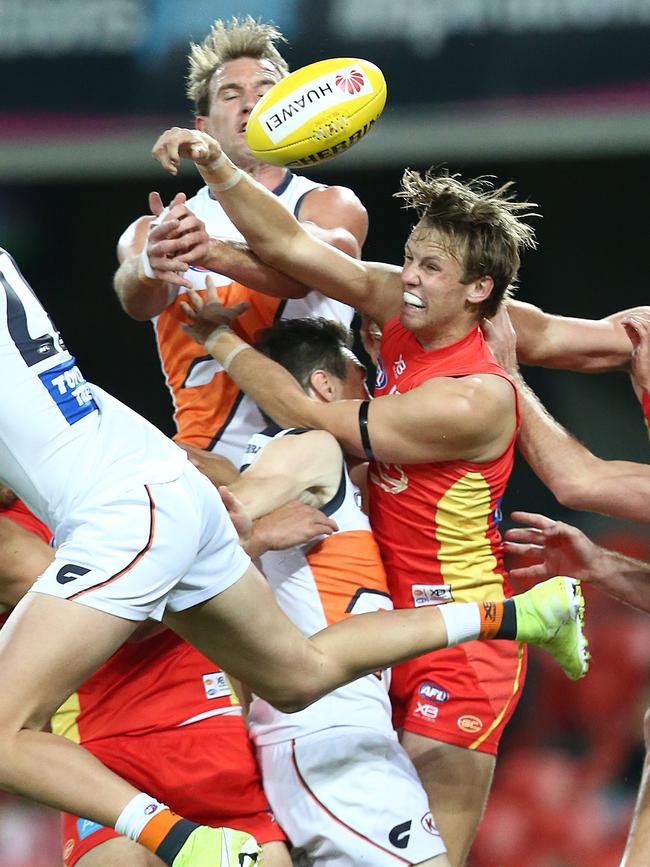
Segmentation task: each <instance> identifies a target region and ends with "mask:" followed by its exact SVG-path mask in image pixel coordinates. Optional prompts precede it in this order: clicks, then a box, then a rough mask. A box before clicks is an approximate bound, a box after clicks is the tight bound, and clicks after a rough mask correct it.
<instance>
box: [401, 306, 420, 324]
mask: <svg viewBox="0 0 650 867" xmlns="http://www.w3.org/2000/svg"><path fill="white" fill-rule="evenodd" d="M426 316H427V309H426V307H412V306H411V305H410V304H402V307H401V309H400V314H399V318H400V322H401V324H402V325H403V326H404V328H421V327H422V326H423V325H426Z"/></svg>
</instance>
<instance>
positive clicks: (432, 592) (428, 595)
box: [411, 584, 454, 608]
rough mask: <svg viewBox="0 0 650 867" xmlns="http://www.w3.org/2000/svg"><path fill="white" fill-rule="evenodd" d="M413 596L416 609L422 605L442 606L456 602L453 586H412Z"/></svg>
mask: <svg viewBox="0 0 650 867" xmlns="http://www.w3.org/2000/svg"><path fill="white" fill-rule="evenodd" d="M411 595H412V597H413V605H414V606H415V608H420V607H421V606H422V605H442V604H443V603H445V602H453V600H454V597H453V594H452V592H451V584H412V585H411Z"/></svg>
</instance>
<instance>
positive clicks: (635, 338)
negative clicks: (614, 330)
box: [621, 311, 650, 399]
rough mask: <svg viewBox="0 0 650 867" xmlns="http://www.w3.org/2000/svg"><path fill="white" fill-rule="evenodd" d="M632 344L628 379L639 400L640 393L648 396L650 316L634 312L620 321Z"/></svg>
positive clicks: (649, 380)
mask: <svg viewBox="0 0 650 867" xmlns="http://www.w3.org/2000/svg"><path fill="white" fill-rule="evenodd" d="M621 324H622V325H623V327H624V328H625V331H626V333H627V336H628V337H629V338H630V340H631V342H632V355H631V356H630V377H631V379H632V386H633V388H634V391H635V392H636V395H637V397H638V398H639V399H640V398H641V394H642V392H644V391H645V392H646V393H648V394H650V315H649V314H647V313H643V312H641V311H640V312H636V313H633V314H630V315H629V316H626V317H625V319H622V320H621Z"/></svg>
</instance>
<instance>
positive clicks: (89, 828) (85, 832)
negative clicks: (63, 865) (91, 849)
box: [64, 819, 103, 857]
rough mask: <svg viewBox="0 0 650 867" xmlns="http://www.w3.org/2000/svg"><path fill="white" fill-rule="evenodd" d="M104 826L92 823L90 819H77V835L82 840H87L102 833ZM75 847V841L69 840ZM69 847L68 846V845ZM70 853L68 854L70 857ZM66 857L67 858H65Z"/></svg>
mask: <svg viewBox="0 0 650 867" xmlns="http://www.w3.org/2000/svg"><path fill="white" fill-rule="evenodd" d="M102 827H103V825H98V824H97V822H91V821H90V819H77V835H78V836H79V839H80V840H85V839H86V837H90V835H91V834H94V833H95V831H101V829H102ZM68 843H72V845H73V846H74V840H68ZM66 846H67V844H66ZM69 854H70V853H68V855H69ZM64 857H66V856H64Z"/></svg>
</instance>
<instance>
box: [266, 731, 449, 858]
mask: <svg viewBox="0 0 650 867" xmlns="http://www.w3.org/2000/svg"><path fill="white" fill-rule="evenodd" d="M257 757H258V760H259V763H260V769H261V771H262V779H263V781H264V790H265V792H266V796H267V798H268V800H269V804H270V805H271V809H272V810H273V813H274V815H275V817H276V819H277V821H278V823H279V825H280V826H281V827H282V829H283V831H284V832H285V833H286V835H287V836H288V837H289V839H290V840H291V841H292V843H293V845H294V847H295V851H294V853H293V854H294V864H297V865H307V864H309V865H312V867H320V865H328V867H358V865H362V864H367V865H372V867H396V865H400V864H420V863H421V862H422V861H426V860H428V859H429V858H434V857H435V856H437V855H441V854H442V853H443V852H445V851H446V850H445V845H444V843H443V842H442V839H441V837H440V834H439V833H438V830H437V828H436V826H435V824H434V821H433V819H432V818H431V813H430V812H429V802H428V799H427V795H426V792H425V791H424V789H423V788H422V784H421V783H420V780H419V778H418V775H417V772H416V770H415V767H414V766H413V763H412V762H411V760H410V759H409V757H408V756H407V754H406V752H405V751H404V749H403V748H402V746H401V745H400V743H399V742H398V740H397V738H392V737H388V736H386V735H384V734H382V733H381V732H378V731H374V730H373V729H365V728H360V727H357V726H336V727H334V728H330V729H327V730H325V731H322V732H316V733H315V734H310V735H305V736H304V737H301V738H296V739H295V740H292V741H282V742H281V743H278V744H266V745H258V747H257Z"/></svg>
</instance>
